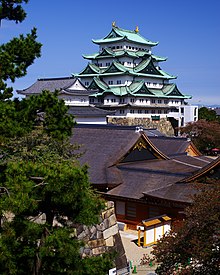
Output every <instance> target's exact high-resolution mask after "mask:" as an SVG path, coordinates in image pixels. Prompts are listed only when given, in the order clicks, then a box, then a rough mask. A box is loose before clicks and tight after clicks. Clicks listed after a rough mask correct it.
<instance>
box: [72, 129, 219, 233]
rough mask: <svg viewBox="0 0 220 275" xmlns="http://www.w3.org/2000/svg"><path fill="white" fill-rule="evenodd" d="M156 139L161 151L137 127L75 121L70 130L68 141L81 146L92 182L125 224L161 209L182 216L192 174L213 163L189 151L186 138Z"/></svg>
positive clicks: (191, 187) (191, 189)
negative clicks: (70, 136)
mask: <svg viewBox="0 0 220 275" xmlns="http://www.w3.org/2000/svg"><path fill="white" fill-rule="evenodd" d="M158 140H159V141H158V145H159V143H160V150H159V149H158V147H159V146H158V147H156V145H155V144H156V143H157V142H156V137H152V136H151V137H150V136H149V137H148V135H147V131H145V130H143V129H141V128H140V127H138V128H137V129H135V128H134V127H119V126H108V125H106V126H101V125H77V126H76V127H75V128H74V131H73V136H72V138H71V142H72V143H78V144H81V145H82V146H81V147H80V149H79V152H80V153H83V154H82V157H81V158H80V162H81V164H85V163H86V164H88V166H89V168H88V173H89V177H90V181H91V183H92V185H93V186H94V188H95V189H97V190H98V192H100V193H101V194H102V196H103V197H104V198H106V199H107V200H111V201H114V202H115V208H116V215H117V219H118V221H120V222H122V223H124V224H126V225H128V227H129V228H134V229H136V226H137V225H138V224H139V223H140V222H142V221H143V220H146V219H149V218H153V217H155V216H159V215H163V214H164V213H166V214H167V215H168V216H169V217H171V218H174V219H175V218H182V212H183V210H184V208H185V207H186V206H187V205H189V204H190V203H191V202H192V198H191V195H193V194H195V193H196V190H195V188H194V184H193V183H192V180H191V178H190V177H191V176H192V175H194V174H195V173H199V172H200V171H203V170H204V171H206V172H207V171H208V170H207V169H208V168H207V167H209V165H211V164H210V162H211V161H212V160H211V159H210V158H208V157H205V156H201V155H199V154H198V155H197V156H189V155H187V153H186V148H187V146H186V143H188V144H189V145H191V144H192V143H191V142H190V141H188V140H187V139H184V138H183V139H182V145H181V140H180V139H174V138H170V142H169V141H168V140H169V139H167V138H165V137H164V138H162V137H158ZM162 140H164V144H166V146H165V147H164V152H166V153H167V154H165V153H164V152H163V146H162V143H163V142H162ZM168 144H169V146H168ZM177 148H178V150H177ZM215 165H216V164H215ZM186 179H188V180H186ZM193 179H194V178H193Z"/></svg>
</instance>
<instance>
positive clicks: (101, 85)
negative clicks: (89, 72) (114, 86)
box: [88, 77, 109, 91]
mask: <svg viewBox="0 0 220 275" xmlns="http://www.w3.org/2000/svg"><path fill="white" fill-rule="evenodd" d="M108 88H109V87H108V85H107V84H106V83H105V82H104V81H102V80H101V79H100V78H99V77H94V78H93V80H92V82H91V83H90V85H89V87H88V89H90V90H102V91H104V90H107V89H108Z"/></svg>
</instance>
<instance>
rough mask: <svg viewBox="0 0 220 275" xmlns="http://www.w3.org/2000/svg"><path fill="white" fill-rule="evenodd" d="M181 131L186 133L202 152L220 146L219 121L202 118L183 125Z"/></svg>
mask: <svg viewBox="0 0 220 275" xmlns="http://www.w3.org/2000/svg"><path fill="white" fill-rule="evenodd" d="M180 132H181V134H186V135H187V136H188V137H189V138H190V139H191V140H192V141H193V143H194V144H195V145H196V147H197V148H198V149H199V150H200V151H201V152H205V151H206V150H207V149H211V148H215V147H217V148H220V123H219V122H217V121H206V120H204V119H201V120H198V121H196V122H191V123H188V124H187V125H186V126H185V127H181V128H180Z"/></svg>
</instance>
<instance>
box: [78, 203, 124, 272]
mask: <svg viewBox="0 0 220 275" xmlns="http://www.w3.org/2000/svg"><path fill="white" fill-rule="evenodd" d="M76 232H77V237H78V239H80V240H83V241H84V243H85V246H84V247H83V248H81V255H82V257H88V256H89V257H91V256H97V255H101V254H103V253H105V252H112V251H116V253H117V254H116V259H115V262H116V267H117V268H118V269H119V268H124V267H126V266H127V258H126V255H125V250H124V247H123V244H122V240H121V236H120V234H119V229H118V224H117V221H116V216H115V210H114V203H113V202H111V201H110V202H106V208H105V210H104V211H103V212H102V213H101V215H100V223H99V224H97V225H93V226H85V225H79V226H78V227H77V229H76Z"/></svg>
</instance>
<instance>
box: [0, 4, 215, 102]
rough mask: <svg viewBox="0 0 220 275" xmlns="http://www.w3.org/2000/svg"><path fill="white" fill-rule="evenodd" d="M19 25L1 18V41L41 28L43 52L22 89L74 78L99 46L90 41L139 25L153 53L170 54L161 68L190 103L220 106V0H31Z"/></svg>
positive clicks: (16, 86) (20, 83) (19, 84)
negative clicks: (50, 80) (113, 30)
mask: <svg viewBox="0 0 220 275" xmlns="http://www.w3.org/2000/svg"><path fill="white" fill-rule="evenodd" d="M25 9H26V11H27V13H28V16H27V19H26V20H25V21H24V22H23V23H21V24H17V25H16V24H15V23H12V22H8V21H3V22H2V26H1V28H0V41H1V43H4V42H7V41H8V40H9V39H11V38H12V37H14V36H16V35H18V34H20V33H28V32H29V31H30V29H31V28H32V27H34V26H35V27H37V29H38V41H40V42H41V43H42V44H43V48H42V56H41V58H39V59H37V60H36V61H35V63H34V64H33V65H32V66H31V67H30V68H29V69H28V74H27V76H25V77H23V78H21V79H19V80H17V81H16V82H15V83H14V85H13V87H14V89H15V90H16V89H24V88H27V87H29V86H30V85H31V84H33V83H34V82H35V81H36V79H37V78H47V77H61V76H70V75H71V73H76V72H79V71H81V70H82V69H83V68H84V66H85V65H86V64H87V62H88V61H86V60H84V59H83V58H82V54H91V53H94V52H96V51H97V50H98V46H97V45H95V44H93V43H92V41H91V40H92V39H93V38H94V39H98V38H102V37H104V36H105V35H107V34H108V32H109V31H110V30H111V24H112V22H113V21H116V24H117V26H119V27H121V28H124V29H135V27H136V26H137V25H138V26H139V30H140V34H141V35H142V36H144V37H146V38H148V39H150V40H152V41H159V45H158V46H156V47H154V48H153V53H154V54H157V55H160V56H166V57H168V60H167V61H166V62H163V63H161V67H162V69H163V70H165V71H167V72H168V73H170V74H173V75H176V76H178V78H177V80H176V81H175V82H176V83H177V86H178V87H179V89H180V90H181V91H182V92H183V93H185V94H190V95H192V96H193V99H192V100H190V103H192V104H205V105H206V104H220V16H219V11H220V1H219V0H209V1H206V0H184V1H180V0H166V1H165V0H157V1H152V0H151V1H148V0H138V1H131V0H118V1H115V0H111V1H103V0H102V1H101V0H81V1H79V0H76V1H73V0H62V1H58V0H53V1H52V0H30V2H29V4H27V5H25Z"/></svg>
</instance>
